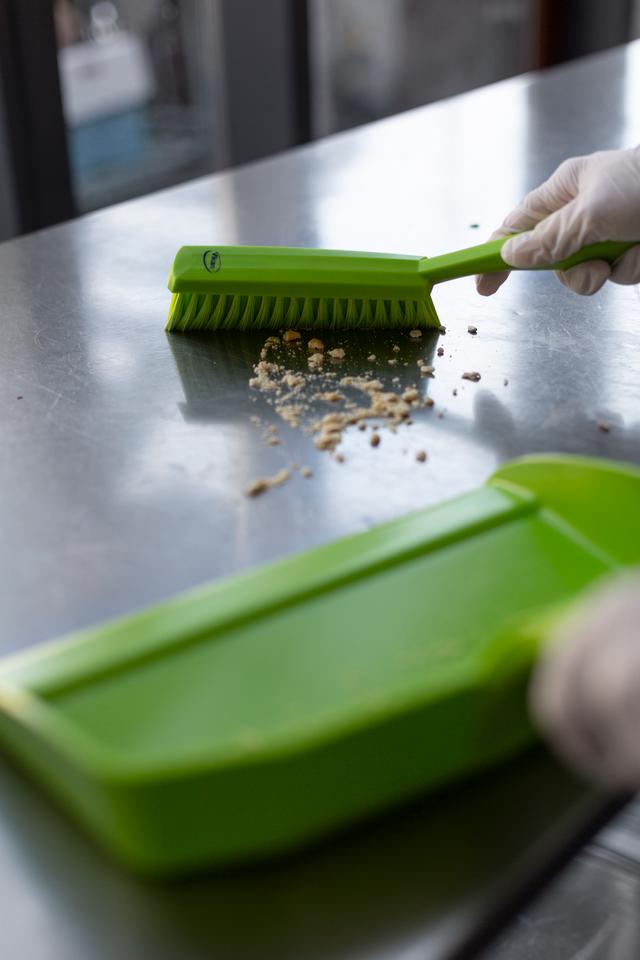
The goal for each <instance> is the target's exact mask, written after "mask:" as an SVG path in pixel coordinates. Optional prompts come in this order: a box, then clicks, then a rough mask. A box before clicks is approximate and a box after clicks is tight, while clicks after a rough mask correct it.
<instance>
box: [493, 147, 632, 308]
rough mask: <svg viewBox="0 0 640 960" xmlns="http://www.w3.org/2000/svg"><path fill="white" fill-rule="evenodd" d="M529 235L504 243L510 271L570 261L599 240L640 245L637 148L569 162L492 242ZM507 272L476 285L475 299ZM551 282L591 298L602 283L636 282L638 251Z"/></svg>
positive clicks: (519, 208)
mask: <svg viewBox="0 0 640 960" xmlns="http://www.w3.org/2000/svg"><path fill="white" fill-rule="evenodd" d="M521 230H530V231H531V233H530V234H527V236H524V237H514V238H513V240H508V241H507V243H505V245H504V247H503V248H502V258H503V259H504V260H505V261H506V262H507V263H509V264H511V265H512V266H514V267H539V266H542V265H544V264H549V263H554V262H556V261H558V260H563V259H564V258H565V257H569V256H571V254H572V253H575V252H576V250H579V249H580V247H584V246H586V244H588V243H597V242H598V241H600V240H639V241H640V147H633V148H632V149H630V150H602V151H600V152H599V153H592V154H589V155H588V156H586V157H572V158H571V159H570V160H565V161H564V163H561V164H560V166H559V167H558V169H557V170H556V171H555V173H553V174H552V175H551V176H550V177H549V179H548V180H546V181H545V182H544V183H543V184H541V186H539V187H537V188H536V189H535V190H532V191H531V193H528V194H527V196H526V197H525V198H524V200H523V201H522V202H521V203H520V204H519V205H518V206H517V207H516V208H515V209H514V210H512V211H511V213H509V214H508V215H507V216H506V217H505V219H504V222H503V224H502V226H501V227H500V228H499V229H498V230H496V231H494V233H493V234H492V235H491V239H492V240H493V239H495V238H496V237H504V236H506V235H507V234H509V233H514V232H516V231H521ZM508 276H509V274H508V272H506V271H505V272H503V273H487V274H484V275H482V276H479V277H477V278H476V286H477V290H478V293H480V294H482V295H483V296H485V297H488V296H490V295H491V294H492V293H495V292H496V290H497V289H498V287H499V286H500V285H501V284H503V283H504V281H505V280H506V279H507V277H508ZM556 276H557V277H558V278H559V279H560V280H561V281H562V282H563V283H564V284H565V286H567V287H569V288H570V289H571V290H573V291H574V292H575V293H582V294H592V293H595V292H596V290H599V289H600V287H601V286H602V285H603V283H604V282H605V281H606V280H612V281H613V282H614V283H622V284H630V283H640V246H635V247H632V248H631V250H628V251H627V253H625V254H624V255H623V256H622V257H621V258H620V259H619V260H618V261H617V262H616V264H615V265H614V266H613V267H611V266H609V264H608V263H606V261H604V260H592V261H591V262H590V263H581V264H579V266H577V267H572V268H571V269H570V270H566V271H564V272H556Z"/></svg>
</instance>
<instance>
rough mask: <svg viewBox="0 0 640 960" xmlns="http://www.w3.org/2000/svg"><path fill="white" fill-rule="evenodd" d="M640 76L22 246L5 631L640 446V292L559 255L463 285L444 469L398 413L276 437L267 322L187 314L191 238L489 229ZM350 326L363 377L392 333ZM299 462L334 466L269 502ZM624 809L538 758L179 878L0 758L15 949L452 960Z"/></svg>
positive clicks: (448, 373)
mask: <svg viewBox="0 0 640 960" xmlns="http://www.w3.org/2000/svg"><path fill="white" fill-rule="evenodd" d="M638 90H640V46H638V45H630V46H629V47H628V48H623V49H619V50H616V51H612V52H609V53H606V54H604V55H599V56H597V57H594V58H590V59H587V60H585V61H582V62H578V63H574V64H572V65H569V66H565V67H562V68H559V69H556V70H553V71H549V72H547V73H545V74H540V75H530V76H526V77H522V78H516V79H513V80H510V81H506V82H503V83H499V84H496V85H494V86H491V87H488V88H485V89H482V90H479V91H476V92H473V93H470V94H467V95H465V96H461V97H457V98H455V99H452V100H448V101H445V102H442V103H438V104H435V105H432V106H429V107H427V108H424V109H418V110H414V111H411V112H409V113H407V114H404V115H401V116H398V117H394V118H391V119H388V120H385V121H382V122H380V123H376V124H372V125H370V126H367V127H363V128H361V129H358V130H354V131H351V132H348V133H345V134H341V135H339V136H335V137H332V138H330V139H328V140H325V141H322V142H319V143H316V144H313V145H311V146H308V147H305V148H302V149H299V150H295V151H292V152H290V153H287V154H284V155H282V156H278V157H274V158H272V159H269V160H267V161H265V162H261V163H259V164H255V165H251V166H248V167H245V168H242V169H239V170H237V171H235V172H231V173H227V174H223V175H219V176H215V177H210V178H206V179H203V180H200V181H197V182H194V183H190V184H187V185H185V186H182V187H179V188H177V189H173V190H169V191H166V192H163V193H160V194H157V195H154V196H150V197H147V198H144V199H141V200H138V201H134V202H130V203H126V204H124V205H121V206H116V207H113V208H111V209H109V210H106V211H103V212H100V213H97V214H94V215H91V216H87V217H85V218H82V219H80V220H78V221H76V222H74V223H71V224H68V225H64V226H61V227H58V228H55V229H50V230H47V231H44V232H42V233H39V234H36V235H33V236H30V237H26V238H22V239H19V240H17V241H13V242H10V243H7V244H5V245H3V246H0V315H1V317H2V329H3V346H2V350H1V351H0V371H1V378H0V390H1V395H2V401H3V416H2V418H1V420H0V449H1V450H2V455H1V458H0V489H1V490H2V496H1V497H0V518H1V519H0V530H1V532H2V536H1V537H0V558H1V559H0V563H1V570H2V577H1V578H0V608H1V609H2V614H3V621H2V627H3V629H2V636H1V639H0V651H1V652H2V653H7V652H9V651H12V650H16V649H18V648H24V647H27V646H30V645H34V644H37V643H40V642H42V641H45V640H47V639H48V638H50V637H53V636H56V635H59V634H62V633H64V632H66V631H68V630H70V629H73V628H77V627H82V626H85V625H89V624H92V623H94V622H96V621H100V620H104V619H106V618H109V617H112V616H115V615H118V614H123V613H126V612H128V611H131V610H134V609H137V608H140V607H142V606H143V605H145V604H148V603H151V602H153V601H157V600H161V599H163V598H166V597H167V596H169V595H171V594H174V593H176V592H177V591H179V590H182V589H183V588H186V587H189V586H191V585H193V584H196V583H199V582H203V581H206V580H209V579H211V578H215V577H220V576H221V575H225V574H230V573H233V572H235V571H239V570H242V569H245V568H248V567H251V566H254V565H256V564H258V563H261V562H263V561H266V560H269V559H272V558H274V557H276V556H278V555H283V554H287V553H290V552H292V551H296V550H300V549H303V548H306V547H308V546H310V545H312V544H316V543H319V542H322V541H327V540H329V539H332V538H335V537H337V536H339V535H342V534H345V533H348V532H352V531H356V530H360V529H363V528H365V527H367V526H368V525H370V524H371V523H373V522H377V521H381V520H385V519H388V518H390V517H394V516H398V515H400V514H402V513H405V512H407V511H408V510H412V509H416V508H418V507H422V506H425V505H427V504H431V503H436V502H438V501H441V500H443V499H444V498H447V497H451V496H454V495H455V494H458V493H460V492H462V491H466V490H469V489H472V488H474V487H477V486H478V485H479V484H481V483H482V482H483V481H484V480H485V479H486V478H487V476H488V475H489V474H490V473H491V471H492V470H493V469H494V468H495V467H496V466H497V465H498V464H499V463H500V462H501V461H503V460H505V459H507V458H510V457H513V456H516V455H518V454H521V453H525V452H531V451H541V450H556V451H557V450H562V451H576V452H583V453H590V454H599V455H603V456H607V457H620V458H624V459H628V460H635V461H638V460H640V415H639V411H638V384H639V382H640V326H639V324H638V313H639V309H640V301H639V299H638V292H637V290H636V289H635V288H622V287H613V286H610V287H608V288H607V289H606V290H604V291H603V292H602V293H601V294H599V295H598V296H596V297H594V298H592V299H584V298H578V297H575V296H573V295H571V294H570V293H569V292H568V291H565V290H564V289H563V288H562V287H561V286H560V284H558V283H557V282H556V281H555V280H554V278H553V277H551V276H549V275H546V274H545V275H542V274H539V275H520V276H517V277H513V278H511V280H510V282H509V283H508V284H507V285H506V286H505V287H504V288H503V290H502V291H501V292H500V293H499V295H498V296H497V297H495V298H494V299H492V300H489V301H486V300H482V299H480V298H479V297H477V296H476V294H475V292H474V290H473V284H472V282H471V281H470V280H469V281H459V282H456V283H451V284H447V285H444V286H443V287H441V288H438V289H437V290H436V294H435V301H436V305H437V307H438V309H439V312H440V315H441V318H442V321H443V322H444V323H445V324H446V326H447V330H448V332H447V334H446V337H445V338H444V340H443V345H444V347H445V355H444V357H443V358H442V359H437V367H436V378H435V380H433V381H432V382H431V383H430V389H431V394H432V396H433V397H434V399H435V401H436V404H438V405H440V406H441V407H443V408H444V409H445V413H444V416H443V418H442V419H438V418H437V417H429V416H427V415H425V416H423V417H418V418H416V423H415V424H414V426H413V427H412V428H411V430H412V431H413V433H412V435H411V437H412V439H411V443H412V445H414V446H417V445H419V446H423V447H424V448H425V449H427V450H428V451H429V461H428V463H427V464H426V465H421V464H416V463H415V462H414V461H413V458H411V457H406V456H403V455H402V446H403V444H404V445H406V442H407V441H406V437H405V436H401V435H400V433H399V434H398V435H397V436H396V437H391V436H389V437H385V439H384V442H383V443H382V444H381V446H380V447H379V448H378V449H375V450H374V449H372V448H371V447H370V446H368V445H367V444H366V442H365V441H364V440H363V438H362V437H361V436H359V435H357V433H356V435H354V436H349V437H348V438H347V441H346V444H345V454H346V461H347V462H346V463H344V464H342V465H340V464H337V463H336V462H335V461H333V460H332V459H331V458H329V457H327V456H326V455H325V454H321V453H318V452H317V451H315V450H314V449H313V446H312V444H311V441H310V439H309V438H308V437H307V436H305V435H304V434H302V433H301V432H300V431H294V430H293V429H291V430H287V432H286V433H285V432H284V431H283V444H282V445H281V446H279V447H268V446H265V445H264V444H262V443H261V442H260V439H259V433H257V432H256V428H255V427H254V426H253V425H252V424H251V422H250V419H249V418H250V415H251V414H256V413H257V414H260V415H263V416H266V417H267V418H268V417H269V416H272V414H270V412H269V410H268V408H266V407H265V406H264V404H263V401H262V398H261V397H260V396H258V397H257V398H255V397H254V395H253V394H252V393H251V391H250V390H249V389H248V385H247V380H248V377H249V375H250V374H249V369H250V366H251V363H252V362H253V361H254V360H255V359H256V357H257V353H258V350H259V344H260V342H261V339H262V338H260V337H255V336H250V335H247V336H227V337H225V338H222V337H218V338H215V337H214V338H209V339H198V340H193V339H189V338H179V337H177V336H174V337H168V336H166V335H165V334H164V333H163V330H162V327H163V322H164V318H165V315H166V310H167V306H168V300H169V296H168V293H167V292H166V289H165V282H166V274H167V270H168V267H169V264H170V261H171V259H172V257H173V254H174V252H175V250H176V249H177V247H178V246H179V245H180V244H182V243H207V244H209V243H213V242H215V243H219V244H223V243H275V244H291V245H314V246H327V247H337V248H345V249H348V248H351V249H370V250H376V249H380V250H387V251H391V252H410V253H426V254H428V253H438V252H444V251H446V250H447V249H453V248H455V247H456V246H463V245H467V244H469V243H472V242H476V241H479V240H480V239H481V238H482V237H484V236H485V234H487V233H488V232H489V231H490V229H491V228H492V227H493V226H494V225H495V224H496V223H498V222H499V221H500V219H501V217H502V215H503V214H504V213H505V212H506V211H507V210H508V209H509V208H510V207H511V206H512V205H513V204H514V203H515V202H516V201H517V200H518V199H519V198H520V197H521V196H522V195H523V193H524V192H525V191H526V190H527V189H528V188H530V187H532V186H534V185H535V184H537V183H538V182H539V181H540V180H542V179H543V178H544V177H545V176H546V175H548V174H549V173H550V172H551V170H552V169H553V168H554V167H555V165H556V164H557V163H558V162H559V161H560V160H562V159H563V158H564V157H565V156H566V155H568V154H571V153H581V152H588V151H592V150H595V149H599V148H603V147H615V146H619V145H626V144H632V143H634V142H637V141H638V140H640V110H638ZM472 224H479V229H476V228H473V227H472V226H471V225H472ZM470 322H473V323H474V324H476V325H477V327H478V335H477V336H476V337H471V336H469V335H468V334H467V332H466V331H467V324H468V323H470ZM342 339H343V340H344V341H345V343H346V346H347V359H346V361H345V365H344V369H345V372H353V371H355V370H357V369H358V362H357V360H354V359H350V358H353V357H356V356H357V355H358V353H359V352H360V353H361V351H362V350H363V349H366V348H367V344H368V341H367V339H366V335H362V334H361V335H360V336H359V337H356V336H354V335H349V336H345V337H344V338H342ZM383 339H384V338H383ZM376 342H379V341H376ZM433 347H434V341H433V339H432V338H431V339H428V340H427V342H425V343H424V344H423V345H422V346H421V347H420V348H417V349H421V350H424V351H426V352H429V351H431V350H433ZM408 349H409V347H408V346H407V345H406V342H405V341H403V351H405V350H408ZM402 355H403V356H404V353H403V354H402ZM398 369H399V370H400V376H402V377H407V378H413V371H412V370H410V368H409V367H407V368H403V367H399V368H398ZM414 369H415V367H414ZM468 369H477V370H479V371H481V372H482V381H481V383H479V384H471V383H467V382H462V381H461V380H460V375H461V373H462V371H463V370H468ZM403 371H404V372H403ZM504 379H508V386H505V385H504ZM454 387H457V388H458V394H457V396H455V397H454V396H453V394H452V391H453V388H454ZM598 418H604V419H606V420H607V421H609V423H610V424H611V431H610V433H608V434H604V433H601V432H600V431H599V430H598V429H597V426H596V420H597V419H598ZM292 460H299V461H301V462H306V463H309V464H310V465H311V466H312V467H313V470H314V477H313V479H312V480H303V479H301V478H299V477H297V478H294V479H293V480H292V481H291V482H290V483H289V484H287V485H286V486H285V487H283V488H281V489H279V490H274V491H270V492H269V494H268V495H267V496H265V497H264V498H260V499H257V500H255V501H252V500H247V499H246V498H245V497H244V496H243V494H242V489H243V487H244V485H245V483H246V482H247V481H248V480H251V479H253V477H255V476H256V475H257V474H263V473H270V472H275V470H277V469H279V468H280V467H281V466H284V465H286V464H287V463H289V462H290V461H292ZM496 586H497V587H499V585H496ZM451 589H452V597H454V596H455V585H454V584H452V588H451ZM607 803H608V801H606V800H605V798H602V797H599V796H598V795H597V794H594V793H593V792H592V791H590V790H587V789H586V788H585V787H583V786H581V785H580V784H578V783H576V782H575V781H574V780H573V779H572V778H571V777H570V776H569V775H568V774H566V773H565V772H563V771H562V770H560V769H559V768H558V767H557V766H556V764H555V763H554V762H553V761H552V760H551V759H550V758H548V757H547V756H546V755H545V754H544V753H532V754H530V755H529V756H526V757H523V758H522V759H521V760H519V761H518V762H517V763H514V764H512V765H510V766H508V767H505V768H503V769H501V770H499V771H496V772H494V773H492V774H490V775H487V776H486V777H484V778H482V779H479V780H476V781H475V782H474V783H471V784H467V785H465V786H463V787H461V788H459V789H457V790H455V791H452V792H449V793H448V794H446V795H444V796H442V797H435V798H432V799H431V800H429V801H426V802H423V803H421V804H418V805H416V806H414V807H412V808H410V809H408V810H405V811H404V812H401V813H399V814H396V815H395V816H392V817H388V818H386V819H385V820H383V821H380V822H378V823H377V824H375V825H372V826H370V827H367V828H363V829H361V830H359V831H357V832H354V833H352V834H350V835H348V836H346V837H343V838H338V839H336V840H335V841H333V842H332V843H330V844H326V845H324V846H322V847H320V848H319V849H317V850H315V851H311V852H307V853H304V854H301V855H300V856H297V857H295V858H292V859H290V860H288V861H286V862H282V863H278V864H272V865H270V866H263V867H261V868H260V869H252V870H244V871H239V872H235V873H233V874H227V875H222V876H215V877H211V878H209V879H202V880H200V881H193V882H190V883H183V884H180V885H175V886H161V885H153V884H149V883H146V882H142V881H138V880H136V879H134V878H132V877H129V876H126V875H125V874H124V873H123V872H121V871H120V869H119V868H118V867H117V866H115V865H114V864H112V863H111V862H109V861H108V860H107V859H106V858H105V857H103V856H102V854H101V853H100V852H99V851H98V850H97V849H95V848H94V847H93V845H92V844H91V842H90V841H88V840H86V839H85V838H84V837H83V836H82V835H81V834H80V833H77V832H76V831H75V828H74V827H73V826H72V825H71V824H69V823H68V822H67V820H66V819H65V818H64V817H63V816H62V815H61V814H59V813H58V812H57V810H56V809H55V808H54V807H53V806H52V805H49V803H48V802H47V801H46V800H45V799H44V798H43V797H41V796H40V794H39V792H38V791H37V789H36V788H34V787H33V786H32V785H31V784H30V783H28V782H27V781H26V780H24V779H23V778H22V776H21V775H20V774H19V773H17V772H16V771H15V770H14V769H13V768H12V767H10V766H9V765H8V764H5V763H4V761H3V762H2V765H0V930H1V931H2V933H1V936H0V956H2V957H16V956H25V957H26V956H28V957H29V958H30V960H44V958H47V960H63V958H64V960H76V958H78V960H79V958H85V957H87V956H91V957H92V960H102V958H107V957H109V958H111V957H114V956H117V957H118V958H119V960H129V958H131V960H133V958H136V960H137V958H141V957H146V956H149V957H154V960H161V958H163V957H167V958H168V957H176V956H180V957H181V960H195V958H204V957H214V956H215V957H216V958H224V960H227V958H229V960H231V958H233V960H236V958H240V957H256V956H260V957H261V958H269V957H273V958H276V957H277V958H279V960H282V958H287V957H292V958H293V957H296V958H299V957H301V956H305V957H308V958H313V957H322V958H347V957H349V958H356V957H357V958H361V957H362V958H371V960H373V958H375V960H381V958H385V960H386V958H389V960H390V958H402V960H409V958H414V957H415V958H418V957H448V956H453V955H454V954H455V953H456V951H458V950H460V949H463V948H464V947H465V945H468V943H469V942H470V941H471V940H472V939H473V938H474V937H476V936H477V935H478V932H479V931H480V930H481V929H482V928H483V925H485V924H486V923H487V922H488V918H490V917H491V916H493V915H494V914H495V913H496V911H499V910H500V909H503V908H506V906H507V905H508V904H510V903H511V901H512V899H513V896H514V895H516V894H518V893H520V892H522V890H523V889H524V888H525V887H526V886H527V884H528V883H529V882H531V881H532V879H534V878H535V877H537V876H538V875H539V873H540V871H541V870H542V869H544V868H545V867H546V866H548V864H549V863H550V862H551V861H552V860H553V859H554V858H555V857H556V856H557V855H558V853H559V852H562V851H565V852H566V851H567V850H568V849H569V848H570V847H571V846H572V844H574V843H575V842H576V841H577V840H578V839H579V838H580V836H582V835H583V834H584V833H585V832H587V831H588V830H589V829H590V828H591V827H592V826H593V825H594V824H595V823H596V822H597V821H598V820H599V819H601V818H602V817H603V816H604V815H605V814H606V811H607Z"/></svg>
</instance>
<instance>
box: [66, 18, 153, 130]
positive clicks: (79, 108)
mask: <svg viewBox="0 0 640 960" xmlns="http://www.w3.org/2000/svg"><path fill="white" fill-rule="evenodd" d="M58 64H59V68H60V84H61V88H62V102H63V106H64V115H65V119H66V121H67V124H68V125H69V126H71V127H75V126H80V125H81V124H83V123H90V122H91V121H92V120H98V119H100V118H101V117H106V116H110V115H113V114H116V113H122V112H124V111H126V110H131V109H134V108H136V107H140V106H143V105H144V104H146V103H148V102H149V100H151V98H152V97H153V95H154V92H155V82H154V78H153V72H152V69H151V65H150V63H149V60H148V57H147V53H146V50H145V48H144V46H143V44H142V42H141V41H140V39H139V38H138V37H137V36H136V35H135V34H134V33H127V32H123V31H120V32H118V33H113V34H110V35H109V36H105V37H103V38H102V39H101V40H100V41H99V42H90V43H76V44H74V45H73V46H70V47H63V48H62V49H61V50H60V51H59V53H58Z"/></svg>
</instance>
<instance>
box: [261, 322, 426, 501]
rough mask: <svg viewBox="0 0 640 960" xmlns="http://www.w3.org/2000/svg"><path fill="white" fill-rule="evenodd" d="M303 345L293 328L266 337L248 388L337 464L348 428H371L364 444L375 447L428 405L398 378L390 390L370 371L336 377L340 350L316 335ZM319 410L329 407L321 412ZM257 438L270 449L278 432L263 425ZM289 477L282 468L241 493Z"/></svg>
mask: <svg viewBox="0 0 640 960" xmlns="http://www.w3.org/2000/svg"><path fill="white" fill-rule="evenodd" d="M409 336H410V338H411V339H412V340H413V342H414V343H416V341H418V340H420V339H421V337H422V332H421V331H418V330H412V331H410V333H409ZM302 347H303V338H302V336H301V334H300V333H299V332H298V331H296V330H287V331H285V332H284V333H283V334H282V335H281V336H280V337H277V336H270V337H268V338H267V340H266V341H265V342H264V344H263V346H262V348H261V350H260V359H259V360H258V362H257V363H256V364H255V366H254V368H253V376H252V377H251V378H250V380H249V386H250V387H251V388H252V389H253V390H256V391H259V392H260V393H261V394H262V395H263V397H264V399H265V400H266V401H267V403H268V404H269V405H270V406H271V407H272V408H273V409H274V411H275V413H276V414H277V415H278V416H279V417H280V419H281V420H283V421H284V423H286V424H288V425H289V426H290V427H295V428H301V429H303V430H304V431H305V432H306V433H308V434H309V435H310V436H311V437H312V438H313V444H314V446H315V447H316V449H317V450H323V451H327V452H329V453H331V454H333V458H334V460H336V462H338V463H344V460H345V457H344V454H343V453H341V452H340V453H337V452H336V450H337V448H338V446H339V445H340V444H341V443H342V441H343V438H344V434H345V432H346V431H347V430H348V429H349V428H356V429H358V430H361V431H365V430H367V428H368V427H371V429H372V432H371V436H370V441H369V442H370V444H371V446H372V447H377V446H379V445H380V443H381V440H382V437H381V432H380V431H381V430H382V429H384V428H386V429H388V430H390V431H392V432H393V433H395V432H396V430H397V428H398V427H399V426H400V425H411V423H412V422H413V421H412V420H411V415H412V413H413V412H414V411H417V410H421V409H429V408H431V407H433V400H432V399H431V398H430V397H425V396H424V395H423V393H422V391H421V390H420V389H419V385H418V384H415V385H410V386H406V385H405V386H404V387H400V386H399V383H400V379H399V377H394V378H393V382H392V388H389V386H387V385H385V383H384V381H383V380H382V379H381V378H380V377H378V376H375V375H374V373H373V371H367V372H364V373H362V374H358V375H357V376H355V375H344V376H341V375H340V367H341V366H342V364H343V361H344V360H345V359H346V358H347V350H345V348H344V347H333V346H331V347H330V348H329V349H326V348H325V344H324V343H323V341H322V340H320V339H319V338H318V337H313V338H311V339H310V340H309V341H308V342H307V343H306V348H307V349H306V354H305V353H303V352H302ZM400 349H401V348H400V347H399V346H398V344H394V345H393V346H392V347H391V351H392V354H398V353H399V352H400ZM381 359H382V358H381ZM367 360H368V362H371V363H373V362H374V361H375V360H376V355H375V354H373V353H372V354H369V356H368V357H367ZM397 362H398V361H397V359H396V358H395V357H394V356H391V357H389V358H388V359H387V363H390V365H392V366H394V365H396V364H397ZM301 363H304V364H306V367H307V369H306V371H303V372H301V371H300V370H299V369H293V367H294V366H296V367H298V368H299V366H300V364H301ZM404 366H407V364H406V363H405V364H404ZM418 368H419V373H420V375H421V377H433V367H432V366H429V365H428V364H426V363H424V362H423V361H422V360H419V361H418ZM323 407H330V408H331V409H329V410H326V412H324V411H323V410H322V408H323ZM251 420H252V422H253V423H254V424H256V425H260V424H261V423H262V421H261V420H260V418H259V417H255V416H254V417H252V418H251ZM262 440H263V442H264V443H266V444H268V445H269V446H276V445H278V444H279V443H280V437H279V435H278V428H277V427H276V426H275V425H271V426H269V427H267V428H266V429H265V430H264V431H263V433H262ZM415 459H416V460H417V461H418V462H424V461H425V460H426V459H427V457H426V453H424V451H418V453H417V454H416V458H415ZM300 473H301V475H302V476H304V477H310V476H311V475H312V472H311V470H310V468H309V467H303V468H302V469H301V470H300ZM285 474H286V476H285ZM290 476H291V471H290V470H288V471H283V470H281V471H280V472H279V473H277V474H276V475H275V476H274V477H271V478H268V477H260V478H258V479H257V480H254V481H253V483H251V484H249V486H248V487H247V488H246V489H245V493H246V495H247V496H251V497H255V496H257V495H258V494H261V493H264V492H266V491H267V490H269V489H270V488H271V487H275V486H280V485H281V484H282V483H284V482H286V480H288V479H289V477H290Z"/></svg>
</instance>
